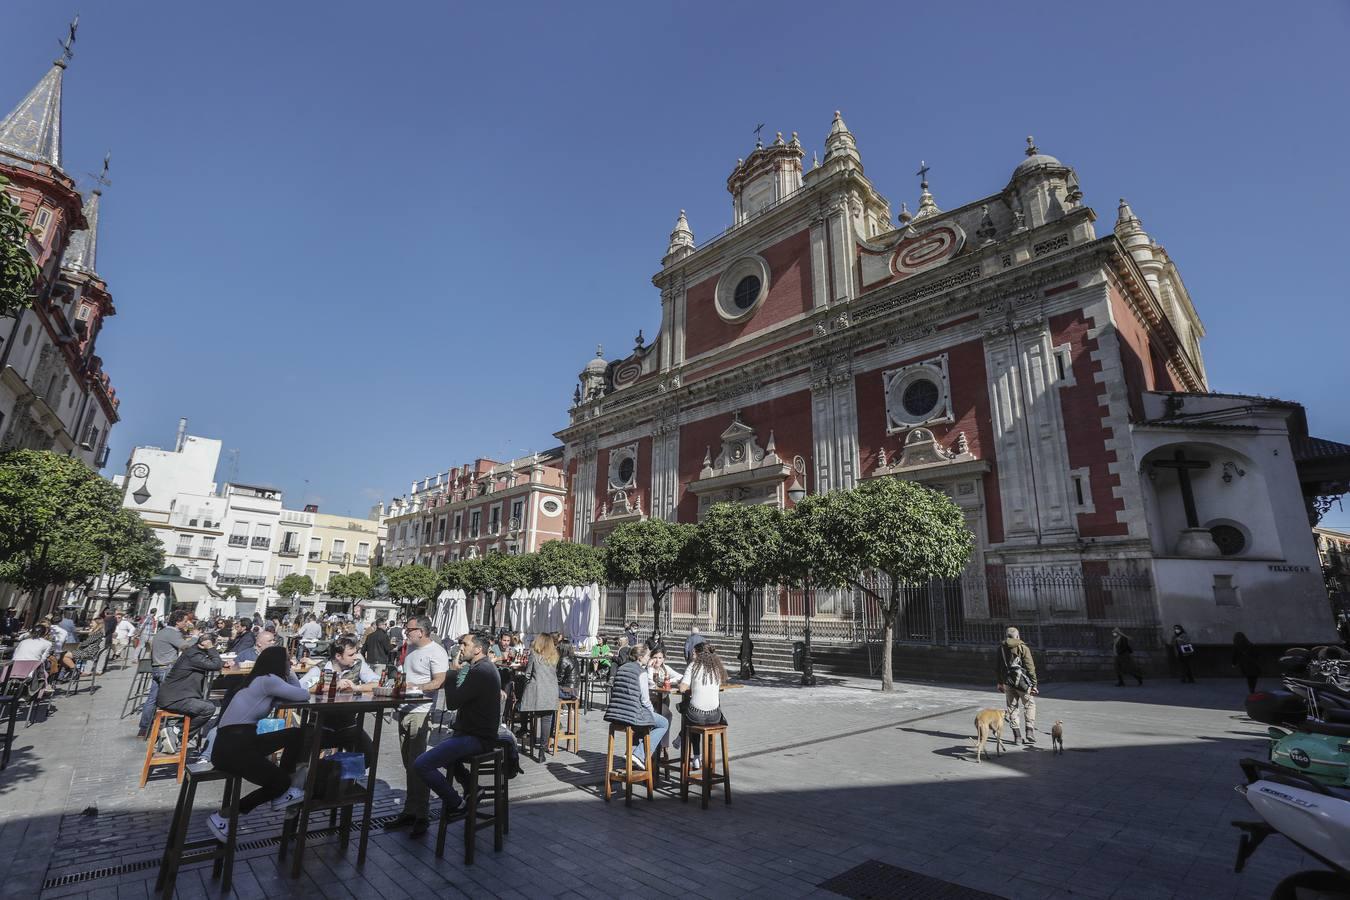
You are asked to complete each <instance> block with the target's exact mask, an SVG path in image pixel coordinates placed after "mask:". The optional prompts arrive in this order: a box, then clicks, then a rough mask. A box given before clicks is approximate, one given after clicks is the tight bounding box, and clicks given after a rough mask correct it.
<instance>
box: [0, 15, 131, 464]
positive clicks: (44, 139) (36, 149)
mask: <svg viewBox="0 0 1350 900" xmlns="http://www.w3.org/2000/svg"><path fill="white" fill-rule="evenodd" d="M73 41H74V28H73V27H72V30H71V39H70V41H67V43H66V52H65V53H64V54H63V55H62V56H61V57H60V58H58V59H57V60H56V61H55V62H54V63H53V64H52V67H51V69H50V70H48V72H47V73H46V74H45V75H44V76H43V77H42V78H41V79H40V80H39V81H38V83H37V85H36V86H34V87H33V89H32V90H31V91H29V92H28V94H27V95H26V96H24V97H23V99H21V100H20V101H19V103H18V105H17V106H15V107H14V109H13V110H11V111H10V113H9V114H8V115H7V116H5V117H4V119H3V120H0V175H4V176H5V177H6V178H8V179H9V184H7V185H5V186H4V187H3V188H0V189H2V190H4V191H6V192H7V193H8V194H9V195H10V198H11V199H12V200H13V201H15V202H16V203H17V204H18V206H19V207H20V209H21V210H22V212H23V214H24V215H25V216H26V217H27V219H28V221H29V224H30V227H31V233H30V235H29V238H28V250H29V252H30V253H31V254H32V256H33V258H34V260H35V261H36V262H37V265H38V269H39V275H38V279H37V282H36V283H35V284H34V285H33V288H32V300H33V302H32V305H31V308H29V309H24V310H21V311H20V312H19V313H18V315H17V317H13V318H8V317H7V318H0V450H11V449H21V448H29V449H37V450H52V451H55V452H58V453H63V454H66V455H69V456H76V457H79V458H80V459H82V460H84V461H85V462H86V463H88V464H89V465H90V466H91V467H93V468H95V469H99V468H102V467H103V466H104V464H105V463H106V462H107V456H108V434H109V432H110V431H111V429H112V427H113V425H115V424H116V423H117V421H118V418H119V416H118V409H117V407H118V399H117V392H116V391H115V390H114V388H113V386H112V382H111V380H110V379H109V377H108V374H107V373H106V372H105V371H104V369H103V360H102V358H101V357H100V356H99V355H98V353H97V350H96V346H95V345H96V343H97V341H98V337H99V334H100V332H101V331H102V328H103V324H104V322H105V321H106V320H107V319H109V318H110V317H112V316H113V315H115V314H116V311H117V310H116V308H115V307H114V305H113V298H112V294H111V293H110V292H109V291H108V286H107V284H106V283H105V282H104V280H103V279H102V277H100V275H99V274H98V269H97V253H98V226H99V205H100V201H101V195H102V187H103V185H105V184H106V183H108V182H107V178H106V175H107V160H106V159H105V161H104V171H103V174H102V175H100V176H98V180H97V183H98V186H97V187H95V188H94V189H93V190H92V191H91V192H90V193H89V194H88V196H85V195H82V194H81V193H80V191H79V190H78V189H77V187H76V184H75V180H74V179H73V178H72V177H71V175H70V174H69V173H68V172H67V166H66V160H65V159H64V157H63V155H62V147H61V91H62V81H63V78H64V75H65V71H66V67H67V64H68V63H69V61H70V58H71V53H70V44H72V43H73Z"/></svg>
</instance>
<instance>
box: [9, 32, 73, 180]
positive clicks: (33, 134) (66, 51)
mask: <svg viewBox="0 0 1350 900" xmlns="http://www.w3.org/2000/svg"><path fill="white" fill-rule="evenodd" d="M79 24H80V17H79V16H76V17H75V21H73V22H71V23H70V34H69V36H68V37H67V38H66V39H65V40H64V41H63V42H62V43H61V55H60V56H59V57H57V58H56V60H55V61H53V62H52V67H51V69H50V70H49V71H48V72H47V74H46V75H44V76H42V80H41V81H39V82H38V83H37V85H36V86H35V87H34V88H33V89H32V90H31V91H29V92H28V95H27V96H26V97H24V98H23V99H22V100H20V101H19V105H18V106H16V107H14V109H13V110H11V111H10V113H9V115H7V116H5V118H4V119H3V120H0V154H4V155H6V156H11V157H14V158H16V159H19V160H23V161H25V162H28V163H41V164H45V165H48V166H51V167H52V168H53V169H60V168H61V75H62V73H64V72H65V69H66V64H67V63H68V62H69V61H70V59H71V57H73V56H74V55H75V54H74V52H73V51H72V49H71V48H72V47H73V46H74V44H75V29H76V28H77V27H78V26H79Z"/></svg>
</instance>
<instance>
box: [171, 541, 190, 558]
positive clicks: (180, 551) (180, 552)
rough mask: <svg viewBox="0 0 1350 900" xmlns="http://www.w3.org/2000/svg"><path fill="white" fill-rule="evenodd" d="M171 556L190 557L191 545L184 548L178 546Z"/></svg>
mask: <svg viewBox="0 0 1350 900" xmlns="http://www.w3.org/2000/svg"><path fill="white" fill-rule="evenodd" d="M173 555H174V556H191V555H192V545H191V544H187V545H184V546H180V547H179V548H178V549H177V550H175V551H174V552H173Z"/></svg>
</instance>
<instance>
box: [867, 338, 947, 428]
mask: <svg viewBox="0 0 1350 900" xmlns="http://www.w3.org/2000/svg"><path fill="white" fill-rule="evenodd" d="M881 378H882V386H883V389H884V391H885V397H886V432H887V433H888V434H894V433H896V432H898V431H905V430H907V429H910V428H914V427H915V426H918V425H928V424H932V423H934V422H950V421H952V403H951V381H950V378H949V377H948V373H947V355H946V354H945V353H944V354H942V355H941V356H937V357H934V358H932V359H926V360H924V361H922V362H917V363H912V364H910V365H907V366H901V367H900V368H898V369H889V370H887V371H885V372H882V373H881Z"/></svg>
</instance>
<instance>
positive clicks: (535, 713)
mask: <svg viewBox="0 0 1350 900" xmlns="http://www.w3.org/2000/svg"><path fill="white" fill-rule="evenodd" d="M553 714H554V713H553V710H551V709H521V710H517V712H516V715H517V716H519V717H520V721H521V722H522V723H523V724H524V725H525V727H526V728H528V729H529V731H530V754H529V755H530V759H534V751H535V750H536V749H538V750H539V760H538V761H539V762H543V761H544V757H545V756H546V755H547V754H548V744H549V741H548V738H546V737H545V736H544V735H542V734H539V733H538V732H539V720H540V719H542V718H544V717H545V716H551V715H553ZM553 727H554V730H557V724H556V722H555V724H554V726H553Z"/></svg>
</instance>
